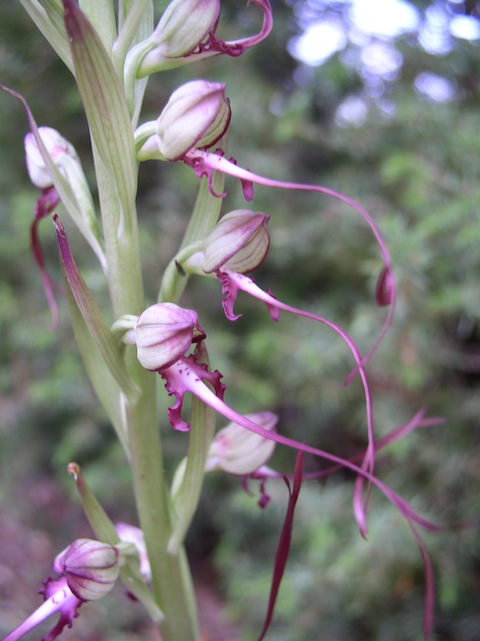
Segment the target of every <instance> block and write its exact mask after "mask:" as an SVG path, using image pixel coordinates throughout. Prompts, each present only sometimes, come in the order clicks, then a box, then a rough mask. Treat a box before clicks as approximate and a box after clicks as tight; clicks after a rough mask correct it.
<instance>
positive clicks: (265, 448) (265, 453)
mask: <svg viewBox="0 0 480 641" xmlns="http://www.w3.org/2000/svg"><path fill="white" fill-rule="evenodd" d="M246 418H247V419H249V420H251V421H253V422H254V423H257V425H260V426H261V427H263V428H264V429H266V430H268V431H270V432H274V431H275V426H276V424H277V422H278V416H277V415H276V414H273V412H258V413H256V414H248V415H247V416H246ZM274 449H275V442H274V441H270V440H268V439H266V438H264V437H263V436H260V435H259V434H255V433H254V432H249V431H248V430H246V429H245V428H244V427H243V426H241V425H239V424H238V423H234V422H233V421H232V422H230V423H229V424H228V425H227V426H226V427H224V428H223V429H222V430H220V431H219V432H217V434H216V435H215V438H214V439H213V441H212V443H211V445H210V450H209V453H208V458H207V462H206V464H205V470H206V471H207V472H211V471H213V470H223V471H224V472H227V473H228V474H235V475H237V476H245V475H248V474H252V473H253V472H255V471H256V470H258V469H259V468H260V467H262V466H263V465H265V464H266V463H267V461H268V460H269V458H270V457H271V455H272V453H273V450H274Z"/></svg>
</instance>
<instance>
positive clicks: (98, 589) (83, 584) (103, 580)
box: [53, 539, 120, 601]
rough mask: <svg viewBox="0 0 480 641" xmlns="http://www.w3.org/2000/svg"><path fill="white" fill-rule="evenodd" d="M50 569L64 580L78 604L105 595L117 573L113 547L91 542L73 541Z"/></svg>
mask: <svg viewBox="0 0 480 641" xmlns="http://www.w3.org/2000/svg"><path fill="white" fill-rule="evenodd" d="M53 569H54V570H55V571H56V572H57V573H58V574H61V575H65V576H66V577H67V583H68V587H69V588H70V590H71V591H72V592H73V594H74V595H75V596H76V597H77V598H78V599H80V600H81V601H96V600H97V599H101V598H102V597H103V596H105V595H106V594H108V593H109V592H110V591H111V590H112V588H113V586H114V585H115V582H116V581H117V579H118V574H119V572H120V563H119V553H118V550H117V548H116V547H114V546H112V545H108V544H106V543H101V542H100V541H94V540H92V539H77V540H76V541H74V542H73V543H72V544H71V545H69V546H68V547H67V548H66V549H65V550H63V552H61V553H60V554H59V555H58V556H57V557H56V558H55V561H54V563H53Z"/></svg>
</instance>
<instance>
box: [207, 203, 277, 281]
mask: <svg viewBox="0 0 480 641" xmlns="http://www.w3.org/2000/svg"><path fill="white" fill-rule="evenodd" d="M269 220H270V216H269V215H268V214H264V213H263V212H253V211H250V210H248V209H236V210H235V211H231V212H229V213H228V214H225V216H223V217H222V218H221V219H220V220H219V222H218V223H217V225H216V226H215V229H214V230H213V231H212V233H211V234H210V235H209V236H208V237H207V238H206V240H205V243H204V249H203V261H202V269H203V271H205V272H206V273H207V274H208V273H211V272H216V271H217V270H218V269H220V268H221V267H227V268H228V269H231V270H232V271H233V272H238V273H240V274H246V273H248V272H251V271H253V270H254V269H256V268H257V267H259V266H260V265H261V264H262V263H263V261H264V260H265V258H266V256H267V253H268V249H269V247H270V236H269V234H268V230H267V225H268V221H269Z"/></svg>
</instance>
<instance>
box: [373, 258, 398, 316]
mask: <svg viewBox="0 0 480 641" xmlns="http://www.w3.org/2000/svg"><path fill="white" fill-rule="evenodd" d="M375 298H376V300H377V303H378V304H379V305H381V306H382V307H386V306H387V305H391V303H392V301H393V298H394V283H393V277H392V272H391V269H390V268H389V267H384V268H383V269H382V271H381V273H380V276H379V277H378V280H377V286H376V288H375Z"/></svg>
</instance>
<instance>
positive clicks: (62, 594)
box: [2, 539, 120, 641]
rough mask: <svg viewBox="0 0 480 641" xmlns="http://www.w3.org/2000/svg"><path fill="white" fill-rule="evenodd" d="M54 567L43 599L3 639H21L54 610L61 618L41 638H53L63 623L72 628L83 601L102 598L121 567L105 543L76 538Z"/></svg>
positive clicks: (15, 640) (11, 640) (114, 551)
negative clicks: (42, 601) (31, 612)
mask: <svg viewBox="0 0 480 641" xmlns="http://www.w3.org/2000/svg"><path fill="white" fill-rule="evenodd" d="M53 568H54V570H55V571H56V572H57V573H58V574H59V575H60V577H59V578H58V579H51V578H49V579H47V580H46V581H45V582H44V587H43V589H42V590H41V592H40V593H41V594H43V596H44V599H45V601H44V603H43V604H42V605H41V606H40V607H39V608H38V609H37V610H36V611H35V612H34V613H33V614H31V615H30V616H29V617H28V618H27V619H25V621H23V623H21V624H20V625H19V626H18V627H17V628H16V629H15V630H13V631H12V632H10V634H7V636H6V637H4V638H3V639H2V641H17V640H18V639H21V638H22V637H23V636H25V635H26V634H27V633H28V632H30V631H31V630H33V629H35V628H36V627H37V626H38V625H40V624H41V623H43V621H45V620H46V619H48V618H49V617H50V616H52V615H54V614H60V618H59V619H58V621H57V623H56V625H55V626H54V627H53V628H52V629H51V630H50V632H48V633H47V634H46V635H45V636H44V637H43V639H42V641H53V639H56V638H57V637H58V636H59V634H61V632H62V630H63V629H64V628H65V626H68V627H69V628H71V627H72V625H73V619H75V618H76V617H78V608H79V607H80V606H81V605H82V604H83V603H86V602H87V601H96V600H97V599H101V598H102V597H103V596H105V595H106V594H108V593H109V592H110V590H111V589H112V588H113V586H114V584H115V582H116V580H117V578H118V574H119V569H120V564H119V553H118V550H117V549H116V548H115V547H112V546H110V545H107V544H105V543H101V542H99V541H93V540H91V539H77V540H76V541H74V542H73V543H72V544H71V545H69V546H68V547H67V548H66V549H65V550H64V551H63V552H61V553H60V554H59V555H58V556H57V557H56V559H55V561H54V564H53Z"/></svg>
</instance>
